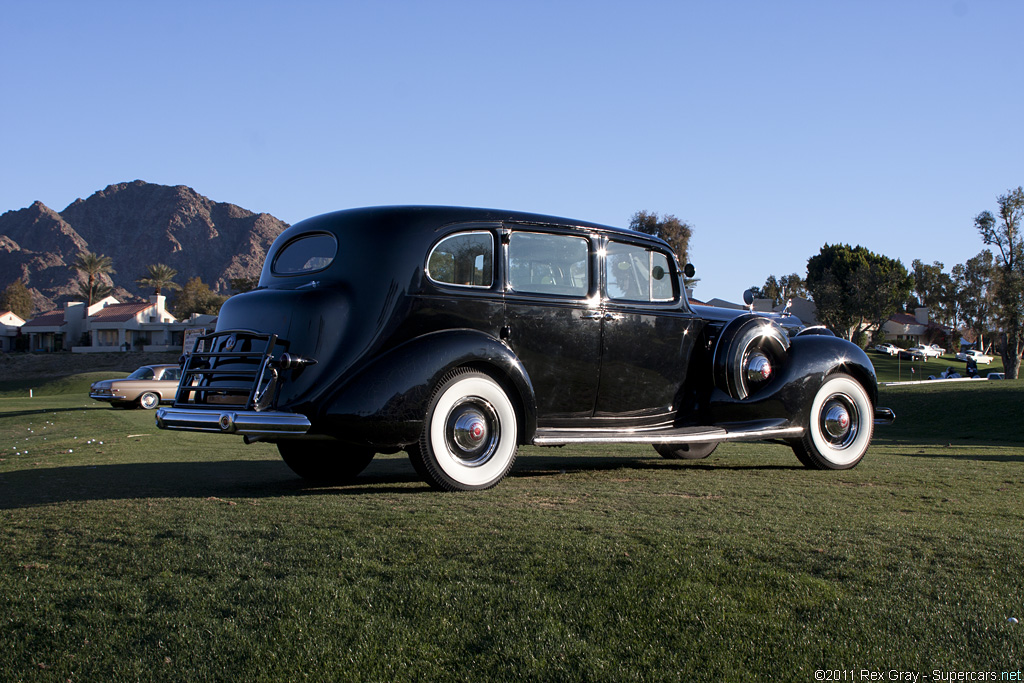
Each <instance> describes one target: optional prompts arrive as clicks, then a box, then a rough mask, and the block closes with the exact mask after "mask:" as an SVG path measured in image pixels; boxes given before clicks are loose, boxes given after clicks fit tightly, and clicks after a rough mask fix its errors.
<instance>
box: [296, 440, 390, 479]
mask: <svg viewBox="0 0 1024 683" xmlns="http://www.w3.org/2000/svg"><path fill="white" fill-rule="evenodd" d="M277 451H278V452H279V453H280V454H281V458H282V459H283V460H284V464H286V465H288V467H289V468H291V470H292V472H294V473H295V474H297V475H299V476H300V477H302V478H303V479H308V480H309V481H315V482H319V483H325V484H342V483H345V482H347V481H351V480H353V479H355V478H356V477H357V476H358V475H359V473H360V472H362V471H363V470H365V469H366V466H367V465H369V464H370V461H372V460H373V456H374V455H376V453H375V452H374V451H373V450H371V449H369V448H360V447H358V446H347V445H343V444H341V443H338V442H335V441H303V440H295V441H281V442H280V443H278V444H277Z"/></svg>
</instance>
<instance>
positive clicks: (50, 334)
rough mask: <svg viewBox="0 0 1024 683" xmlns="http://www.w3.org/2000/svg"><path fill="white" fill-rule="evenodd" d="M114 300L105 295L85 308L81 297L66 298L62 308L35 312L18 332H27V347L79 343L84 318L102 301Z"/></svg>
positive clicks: (60, 347)
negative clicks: (35, 314)
mask: <svg viewBox="0 0 1024 683" xmlns="http://www.w3.org/2000/svg"><path fill="white" fill-rule="evenodd" d="M110 303H115V304H116V303H117V299H115V298H114V297H112V296H108V297H107V298H106V299H103V300H102V301H97V302H96V303H94V304H93V305H92V306H89V307H88V308H87V307H86V305H85V302H84V301H69V302H68V305H67V306H66V307H65V308H61V309H56V310H53V311H49V312H48V313H44V314H42V315H40V316H36V317H35V318H32V319H31V320H28V321H26V322H25V324H24V325H22V326H21V333H22V334H23V335H28V338H29V344H28V350H29V351H63V350H65V349H70V348H71V347H72V346H74V345H75V344H77V343H78V341H79V339H81V337H82V334H83V333H84V332H85V330H86V318H87V317H88V316H89V315H92V313H94V312H95V311H98V310H100V309H101V308H103V307H104V306H105V305H107V304H110Z"/></svg>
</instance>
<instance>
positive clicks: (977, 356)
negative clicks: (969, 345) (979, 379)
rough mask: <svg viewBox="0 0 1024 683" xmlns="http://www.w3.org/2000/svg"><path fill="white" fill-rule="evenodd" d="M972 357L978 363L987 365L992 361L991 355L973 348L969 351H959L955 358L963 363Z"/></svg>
mask: <svg viewBox="0 0 1024 683" xmlns="http://www.w3.org/2000/svg"><path fill="white" fill-rule="evenodd" d="M972 358H973V359H974V362H975V363H977V364H978V365H988V364H989V363H991V362H992V356H986V355H985V354H984V353H982V352H981V351H976V350H975V349H970V350H969V351H963V352H961V353H958V354H956V359H957V360H962V361H964V362H965V363H966V362H967V361H969V360H971V359H972Z"/></svg>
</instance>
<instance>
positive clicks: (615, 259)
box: [594, 239, 702, 423]
mask: <svg viewBox="0 0 1024 683" xmlns="http://www.w3.org/2000/svg"><path fill="white" fill-rule="evenodd" d="M601 253H602V258H601V262H600V268H601V273H602V277H601V283H602V299H601V311H602V313H603V315H602V316H601V317H602V325H603V329H602V363H601V374H600V377H601V379H600V383H599V388H598V395H597V403H596V405H595V408H594V417H595V418H621V419H625V420H629V419H635V420H637V421H639V423H645V422H652V423H656V422H659V421H664V420H667V419H671V417H672V416H673V414H674V409H675V402H676V397H677V394H678V392H679V389H680V387H681V386H682V385H683V382H684V380H685V379H686V370H687V366H688V363H689V359H690V354H691V352H692V351H693V348H694V344H695V342H696V339H697V337H698V333H699V332H700V329H701V325H702V323H701V322H700V321H699V320H698V319H696V317H695V316H694V315H693V314H692V313H691V312H690V310H689V307H688V306H687V304H686V302H685V299H684V292H683V291H681V289H682V288H681V286H680V279H679V277H678V275H677V272H676V262H675V259H674V258H673V257H672V256H671V254H669V253H668V252H667V251H661V250H658V249H652V248H651V247H650V246H647V245H643V244H634V243H629V242H626V241H620V240H614V239H610V240H607V241H606V242H605V243H604V245H603V248H602V249H601Z"/></svg>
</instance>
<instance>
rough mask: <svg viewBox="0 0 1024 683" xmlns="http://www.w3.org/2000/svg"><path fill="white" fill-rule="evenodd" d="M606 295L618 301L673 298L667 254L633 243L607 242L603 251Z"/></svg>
mask: <svg viewBox="0 0 1024 683" xmlns="http://www.w3.org/2000/svg"><path fill="white" fill-rule="evenodd" d="M605 288H606V289H607V291H608V298H610V299H617V300H621V301H673V300H674V299H675V290H674V289H673V287H672V268H671V264H670V263H669V260H668V256H667V255H666V254H663V253H661V252H659V251H653V250H651V249H645V248H644V247H639V246H636V245H633V244H624V243H622V242H609V243H608V248H607V250H606V254H605Z"/></svg>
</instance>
